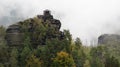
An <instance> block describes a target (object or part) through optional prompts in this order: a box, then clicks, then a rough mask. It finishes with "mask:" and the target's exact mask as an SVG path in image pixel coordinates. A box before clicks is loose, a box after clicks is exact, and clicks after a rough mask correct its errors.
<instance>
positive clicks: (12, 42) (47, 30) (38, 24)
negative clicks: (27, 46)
mask: <svg viewBox="0 0 120 67" xmlns="http://www.w3.org/2000/svg"><path fill="white" fill-rule="evenodd" d="M60 28H61V22H60V21H59V20H57V19H54V18H53V16H52V15H51V12H50V11H49V10H45V11H44V13H43V15H37V17H34V18H30V19H27V20H24V21H20V22H18V23H16V24H13V25H10V26H9V27H8V28H7V30H6V41H7V43H8V45H9V46H21V45H23V42H24V40H25V37H26V36H29V38H30V42H31V43H32V45H34V47H36V46H37V45H45V42H46V40H47V39H52V38H58V39H63V38H64V33H63V32H62V31H60Z"/></svg>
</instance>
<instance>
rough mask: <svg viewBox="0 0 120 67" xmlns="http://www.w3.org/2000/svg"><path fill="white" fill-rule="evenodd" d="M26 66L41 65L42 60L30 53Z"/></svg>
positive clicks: (38, 66) (34, 66)
mask: <svg viewBox="0 0 120 67" xmlns="http://www.w3.org/2000/svg"><path fill="white" fill-rule="evenodd" d="M26 67H42V61H40V59H39V58H37V57H36V56H34V55H31V56H30V57H29V58H28V60H27V63H26Z"/></svg>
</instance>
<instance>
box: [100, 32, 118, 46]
mask: <svg viewBox="0 0 120 67" xmlns="http://www.w3.org/2000/svg"><path fill="white" fill-rule="evenodd" d="M112 42H114V43H120V35H117V34H103V35H101V36H99V38H98V44H109V43H112Z"/></svg>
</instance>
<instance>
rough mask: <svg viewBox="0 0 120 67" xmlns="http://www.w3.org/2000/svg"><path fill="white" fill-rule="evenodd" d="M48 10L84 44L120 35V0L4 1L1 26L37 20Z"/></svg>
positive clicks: (1, 11) (1, 10)
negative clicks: (111, 34)
mask: <svg viewBox="0 0 120 67" xmlns="http://www.w3.org/2000/svg"><path fill="white" fill-rule="evenodd" d="M45 9H49V10H51V11H52V14H53V15H54V17H55V18H57V19H60V20H61V22H62V29H69V30H70V32H71V34H72V36H73V37H74V38H76V37H80V38H81V40H82V41H83V42H91V41H94V40H96V39H97V37H98V36H99V35H101V34H105V33H117V34H119V33H120V0H0V25H4V26H8V25H10V24H12V23H15V22H17V21H20V20H23V19H26V18H30V17H34V16H36V15H37V14H42V11H43V10H45ZM62 29H61V30H62Z"/></svg>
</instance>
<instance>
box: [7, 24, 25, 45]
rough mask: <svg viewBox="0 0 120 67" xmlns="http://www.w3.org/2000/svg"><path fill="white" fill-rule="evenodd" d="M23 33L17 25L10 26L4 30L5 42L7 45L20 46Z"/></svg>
mask: <svg viewBox="0 0 120 67" xmlns="http://www.w3.org/2000/svg"><path fill="white" fill-rule="evenodd" d="M22 39H23V33H22V32H21V28H20V26H19V25H17V24H13V25H10V26H9V27H8V29H7V30H6V41H7V43H8V44H9V45H13V46H18V45H20V44H22Z"/></svg>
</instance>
